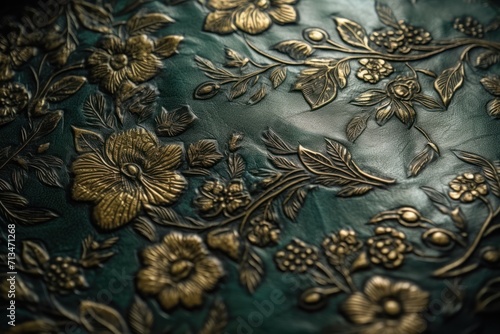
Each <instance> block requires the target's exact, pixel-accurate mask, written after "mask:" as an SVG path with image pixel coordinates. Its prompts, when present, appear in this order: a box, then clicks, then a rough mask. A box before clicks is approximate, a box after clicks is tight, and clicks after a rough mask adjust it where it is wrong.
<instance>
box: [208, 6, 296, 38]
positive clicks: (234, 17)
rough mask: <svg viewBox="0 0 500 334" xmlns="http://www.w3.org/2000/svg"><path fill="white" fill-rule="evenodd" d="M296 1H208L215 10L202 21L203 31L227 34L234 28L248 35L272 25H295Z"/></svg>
mask: <svg viewBox="0 0 500 334" xmlns="http://www.w3.org/2000/svg"><path fill="white" fill-rule="evenodd" d="M295 2H297V1H296V0H208V4H207V5H208V7H210V8H211V9H214V11H213V12H211V13H210V14H208V16H207V18H206V20H205V30H207V31H211V32H215V33H219V34H228V33H231V32H233V31H235V30H237V29H239V30H242V31H244V32H247V33H249V34H258V33H261V32H263V31H265V30H267V29H269V27H270V26H271V24H272V23H273V22H275V23H278V24H287V23H294V22H296V21H297V18H298V16H297V12H296V11H295V8H294V7H293V6H292V5H293V4H295Z"/></svg>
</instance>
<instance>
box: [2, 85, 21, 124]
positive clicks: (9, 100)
mask: <svg viewBox="0 0 500 334" xmlns="http://www.w3.org/2000/svg"><path fill="white" fill-rule="evenodd" d="M27 104H28V91H27V90H26V88H25V87H24V86H23V85H21V84H18V83H12V82H9V83H6V84H3V85H1V86H0V125H2V124H5V123H8V122H10V121H13V120H14V119H15V117H16V115H17V114H18V113H20V112H21V111H23V110H24V108H25V107H26V105H27Z"/></svg>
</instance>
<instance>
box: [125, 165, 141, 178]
mask: <svg viewBox="0 0 500 334" xmlns="http://www.w3.org/2000/svg"><path fill="white" fill-rule="evenodd" d="M122 173H123V174H125V175H127V176H128V177H130V178H131V179H138V178H139V177H140V176H141V174H142V169H141V167H140V166H139V165H137V164H134V163H126V164H123V165H122Z"/></svg>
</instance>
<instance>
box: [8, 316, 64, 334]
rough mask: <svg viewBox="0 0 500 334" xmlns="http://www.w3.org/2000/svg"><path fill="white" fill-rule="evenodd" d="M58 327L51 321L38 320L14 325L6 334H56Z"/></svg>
mask: <svg viewBox="0 0 500 334" xmlns="http://www.w3.org/2000/svg"><path fill="white" fill-rule="evenodd" d="M57 332H58V326H57V325H56V324H55V323H54V322H53V321H52V320H46V319H38V320H32V321H26V322H23V323H21V324H16V326H15V327H11V328H9V329H8V330H7V331H6V332H5V333H6V334H40V333H57Z"/></svg>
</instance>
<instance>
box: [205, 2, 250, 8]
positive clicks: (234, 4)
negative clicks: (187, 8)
mask: <svg viewBox="0 0 500 334" xmlns="http://www.w3.org/2000/svg"><path fill="white" fill-rule="evenodd" d="M247 2H248V0H208V3H207V6H208V7H211V8H213V9H219V10H227V9H234V8H237V7H239V6H242V5H244V4H245V3H247Z"/></svg>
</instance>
